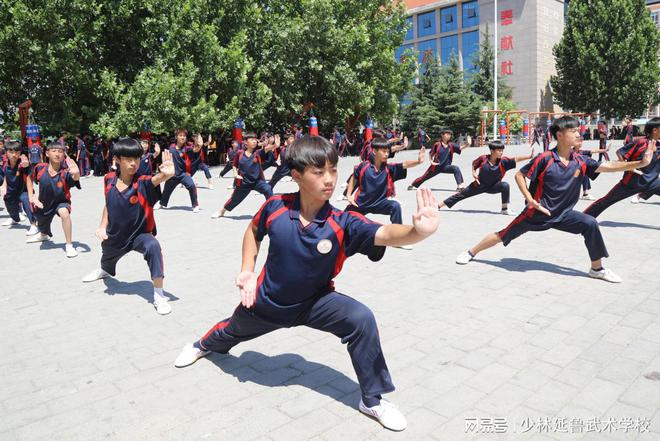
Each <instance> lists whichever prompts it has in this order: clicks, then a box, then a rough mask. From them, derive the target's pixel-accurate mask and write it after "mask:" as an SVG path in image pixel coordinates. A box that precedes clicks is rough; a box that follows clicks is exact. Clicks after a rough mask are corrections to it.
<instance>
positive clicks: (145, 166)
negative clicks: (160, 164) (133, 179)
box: [135, 153, 154, 177]
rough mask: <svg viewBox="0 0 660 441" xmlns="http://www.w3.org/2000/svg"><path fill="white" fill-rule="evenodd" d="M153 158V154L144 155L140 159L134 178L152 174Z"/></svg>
mask: <svg viewBox="0 0 660 441" xmlns="http://www.w3.org/2000/svg"><path fill="white" fill-rule="evenodd" d="M153 157H154V154H153V153H145V154H144V155H142V157H140V166H139V167H138V170H137V172H136V173H135V175H136V176H138V177H139V176H151V175H153V174H154V169H153Z"/></svg>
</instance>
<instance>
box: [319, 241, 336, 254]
mask: <svg viewBox="0 0 660 441" xmlns="http://www.w3.org/2000/svg"><path fill="white" fill-rule="evenodd" d="M316 249H317V250H318V251H319V253H321V254H328V253H329V252H330V251H331V250H332V242H330V241H329V240H328V239H323V240H321V241H319V243H317V244H316Z"/></svg>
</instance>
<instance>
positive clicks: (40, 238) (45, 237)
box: [25, 233, 50, 243]
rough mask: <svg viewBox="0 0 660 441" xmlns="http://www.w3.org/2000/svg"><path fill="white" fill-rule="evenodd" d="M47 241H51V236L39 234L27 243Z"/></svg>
mask: <svg viewBox="0 0 660 441" xmlns="http://www.w3.org/2000/svg"><path fill="white" fill-rule="evenodd" d="M47 240H50V236H49V235H47V234H44V233H39V234H35V235H34V236H32V237H30V238H29V239H28V240H26V241H25V243H35V242H45V241H47Z"/></svg>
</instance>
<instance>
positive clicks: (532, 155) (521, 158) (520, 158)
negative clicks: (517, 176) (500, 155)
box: [513, 149, 536, 162]
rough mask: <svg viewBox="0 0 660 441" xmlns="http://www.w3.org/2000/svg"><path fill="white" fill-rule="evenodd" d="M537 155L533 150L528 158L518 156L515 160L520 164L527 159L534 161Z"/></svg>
mask: <svg viewBox="0 0 660 441" xmlns="http://www.w3.org/2000/svg"><path fill="white" fill-rule="evenodd" d="M534 155H536V150H534V149H532V151H531V152H529V155H526V156H516V157H514V158H513V160H514V161H516V162H520V161H526V160H527V159H532V158H533V157H534Z"/></svg>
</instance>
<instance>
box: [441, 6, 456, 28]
mask: <svg viewBox="0 0 660 441" xmlns="http://www.w3.org/2000/svg"><path fill="white" fill-rule="evenodd" d="M457 28H458V19H457V17H456V6H450V7H449V8H444V9H441V10H440V32H449V31H455V30H456V29H457Z"/></svg>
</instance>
